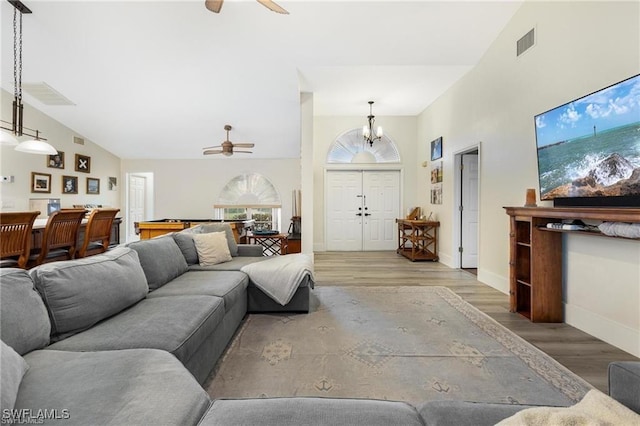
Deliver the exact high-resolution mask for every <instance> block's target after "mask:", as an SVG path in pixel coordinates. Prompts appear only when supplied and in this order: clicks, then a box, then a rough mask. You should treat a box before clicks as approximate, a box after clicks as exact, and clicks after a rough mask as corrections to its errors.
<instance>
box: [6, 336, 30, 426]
mask: <svg viewBox="0 0 640 426" xmlns="http://www.w3.org/2000/svg"><path fill="white" fill-rule="evenodd" d="M28 369H29V366H28V365H27V363H26V361H25V360H24V358H22V357H21V356H20V355H19V354H18V353H17V352H16V351H14V350H13V348H12V347H11V346H8V345H7V344H6V343H4V342H2V341H0V376H1V377H0V379H1V380H2V388H0V393H1V399H0V410H1V411H2V413H3V414H4V413H5V411H4V410H11V409H12V408H13V407H14V405H15V402H16V398H17V396H18V389H19V388H20V382H22V376H24V373H26V372H27V370H28ZM3 420H4V417H3Z"/></svg>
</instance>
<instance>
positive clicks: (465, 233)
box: [453, 144, 480, 275]
mask: <svg viewBox="0 0 640 426" xmlns="http://www.w3.org/2000/svg"><path fill="white" fill-rule="evenodd" d="M454 162H455V164H454V166H455V170H456V173H455V174H454V175H455V176H454V188H455V201H456V207H457V208H454V218H453V223H455V224H457V226H454V227H453V229H454V236H453V238H454V240H453V241H454V244H453V247H458V254H459V255H458V256H457V259H456V267H458V268H460V269H463V270H466V271H468V272H470V273H472V274H475V275H477V274H478V258H479V250H478V238H479V234H480V233H479V230H480V229H479V224H480V220H479V211H480V145H479V144H478V145H474V146H471V147H468V148H466V149H464V150H462V151H459V152H457V153H455V155H454Z"/></svg>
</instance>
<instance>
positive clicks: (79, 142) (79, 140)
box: [73, 136, 84, 145]
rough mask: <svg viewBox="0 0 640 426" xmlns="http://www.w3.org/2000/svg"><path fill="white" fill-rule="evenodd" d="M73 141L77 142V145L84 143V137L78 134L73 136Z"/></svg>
mask: <svg viewBox="0 0 640 426" xmlns="http://www.w3.org/2000/svg"><path fill="white" fill-rule="evenodd" d="M73 143H77V144H78V145H84V139H83V138H81V137H80V136H74V137H73Z"/></svg>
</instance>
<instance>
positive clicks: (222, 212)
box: [214, 173, 282, 230]
mask: <svg viewBox="0 0 640 426" xmlns="http://www.w3.org/2000/svg"><path fill="white" fill-rule="evenodd" d="M281 207H282V202H281V200H280V195H279V194H278V191H277V190H276V188H275V187H274V186H273V184H272V183H271V182H270V181H269V179H267V178H266V177H264V176H262V175H261V174H259V173H243V174H241V175H238V176H236V177H234V178H233V179H231V180H230V181H229V182H227V184H226V185H225V187H224V188H223V189H222V191H221V192H220V196H219V197H218V201H217V202H216V204H215V205H214V208H215V213H216V218H218V219H224V220H245V219H254V220H255V221H256V222H255V226H254V229H255V230H265V229H280V211H281Z"/></svg>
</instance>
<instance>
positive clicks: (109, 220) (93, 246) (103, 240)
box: [76, 209, 120, 257]
mask: <svg viewBox="0 0 640 426" xmlns="http://www.w3.org/2000/svg"><path fill="white" fill-rule="evenodd" d="M119 211H120V209H95V210H93V211H92V212H91V215H89V220H88V221H87V226H86V227H85V231H84V242H83V243H82V246H81V247H80V249H79V250H78V251H77V252H76V257H86V256H92V255H94V254H99V253H104V252H105V251H107V249H108V248H109V242H110V241H111V225H113V220H114V219H115V217H116V215H117V214H118V212H119Z"/></svg>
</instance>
